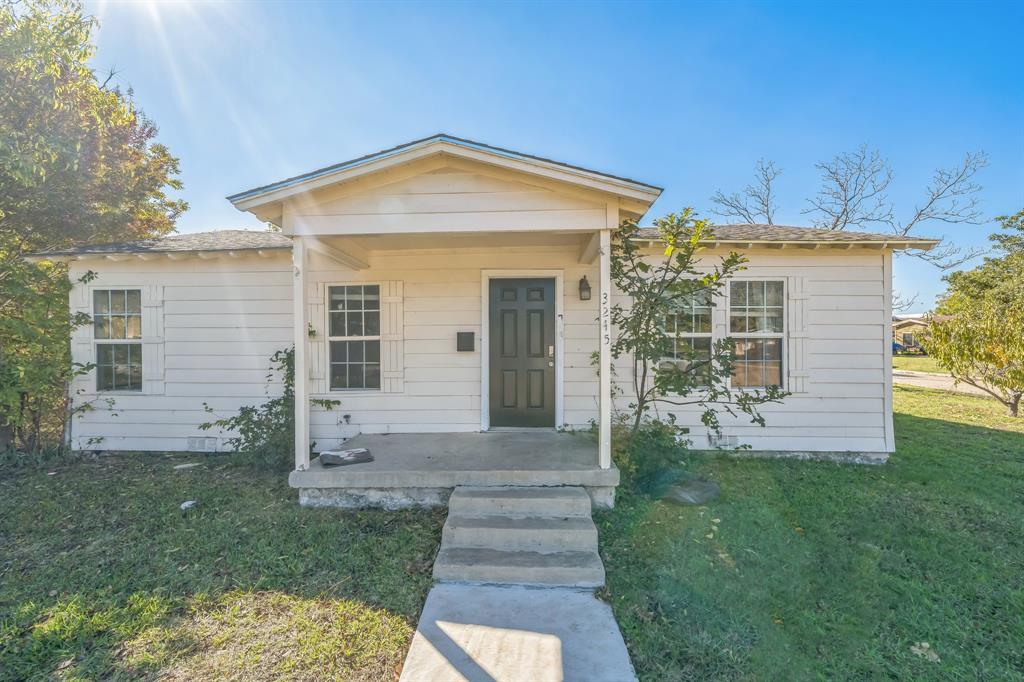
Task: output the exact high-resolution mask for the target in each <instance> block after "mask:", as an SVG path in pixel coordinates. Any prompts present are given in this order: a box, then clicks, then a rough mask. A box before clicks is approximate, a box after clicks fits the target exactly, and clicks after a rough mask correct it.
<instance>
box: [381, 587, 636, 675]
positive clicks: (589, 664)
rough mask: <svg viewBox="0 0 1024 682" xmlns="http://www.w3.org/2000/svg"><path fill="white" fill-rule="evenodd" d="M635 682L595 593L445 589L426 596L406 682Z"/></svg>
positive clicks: (609, 616) (618, 638)
mask: <svg viewBox="0 0 1024 682" xmlns="http://www.w3.org/2000/svg"><path fill="white" fill-rule="evenodd" d="M635 679H636V674H635V673H634V672H633V666H632V664H631V663H630V660H629V654H628V653H627V651H626V645H625V643H624V642H623V640H622V634H621V633H620V632H619V626H618V624H617V623H616V622H615V617H614V616H613V615H612V611H611V609H610V608H609V607H608V605H607V604H605V603H604V602H602V601H600V600H598V599H596V598H595V597H594V596H593V594H592V593H590V592H586V591H579V590H572V589H566V588H556V589H552V588H547V589H532V588H527V587H494V586H479V585H458V584H442V585H437V586H435V587H434V588H433V589H432V590H431V591H430V594H429V595H428V596H427V603H426V604H425V605H424V607H423V615H421V616H420V622H419V625H418V626H417V627H416V634H415V636H414V637H413V641H412V646H411V647H410V648H409V654H408V656H407V657H406V659H405V666H404V668H403V669H402V677H401V682H421V681H423V682H426V681H427V680H430V681H433V680H471V681H477V680H481V681H483V680H486V681H488V682H493V681H495V680H531V681H532V682H549V681H550V682H555V681H556V680H567V681H571V680H581V681H582V680H585V681H587V682H602V681H608V682H628V681H629V680H635Z"/></svg>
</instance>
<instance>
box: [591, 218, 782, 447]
mask: <svg viewBox="0 0 1024 682" xmlns="http://www.w3.org/2000/svg"><path fill="white" fill-rule="evenodd" d="M654 228H655V229H656V230H657V237H655V238H654V241H655V242H657V243H658V248H659V252H660V255H659V256H655V257H651V255H650V251H649V250H647V249H646V248H645V247H646V243H647V242H649V241H651V239H650V238H649V237H647V236H646V235H641V234H640V228H639V227H638V226H637V224H636V223H634V222H626V223H624V224H623V225H622V226H621V227H620V228H619V229H618V230H617V231H616V234H615V238H614V240H613V245H612V253H611V271H612V273H611V274H612V280H613V281H614V283H615V286H616V287H618V289H619V291H621V292H622V293H623V294H625V295H626V296H628V297H629V300H630V303H629V305H628V306H623V305H622V304H616V305H614V306H613V307H612V310H611V317H612V324H613V325H614V326H615V327H616V329H617V332H616V337H615V339H614V341H613V343H612V356H613V357H615V358H619V357H621V356H622V355H629V356H631V357H632V362H633V365H632V389H633V390H632V395H631V398H632V403H631V404H630V409H631V411H632V429H631V434H632V437H634V438H635V437H636V434H637V433H638V431H639V429H640V427H641V426H642V424H643V423H644V421H645V420H646V419H648V413H649V412H650V410H651V409H652V408H653V407H654V406H655V405H657V404H665V405H669V406H684V405H697V406H699V407H700V408H702V409H703V412H702V415H701V421H702V423H703V424H704V425H705V426H707V427H708V428H710V429H712V430H713V431H714V432H716V433H719V432H720V430H721V424H720V420H719V412H722V411H724V412H726V413H728V414H730V415H735V414H736V413H737V412H742V413H744V414H746V415H747V416H749V417H750V419H751V422H752V423H756V424H760V425H762V426H764V423H765V420H764V417H762V416H761V414H760V413H759V412H758V410H757V407H758V405H761V404H763V403H767V402H779V401H781V400H782V398H784V397H785V396H786V395H787V394H786V393H785V392H783V391H782V390H781V389H780V388H779V387H778V386H770V387H768V388H766V389H764V390H733V389H731V388H730V387H729V377H731V376H732V366H733V358H734V350H733V345H732V342H731V341H730V340H729V339H719V340H718V341H716V342H715V343H713V344H712V346H711V348H710V350H709V351H703V350H700V349H697V350H694V349H692V348H690V347H689V346H687V345H685V344H684V343H679V344H676V343H675V340H676V336H677V335H678V334H680V333H681V332H680V331H679V330H678V328H676V331H675V333H671V332H669V331H668V327H667V322H668V321H669V320H671V319H674V317H675V316H676V315H677V314H680V313H684V312H688V311H689V307H690V305H691V302H692V301H695V300H705V301H709V302H710V303H711V304H712V305H714V302H715V299H716V297H718V296H720V295H721V294H722V291H723V288H724V287H725V284H726V281H727V280H728V279H729V278H730V277H732V276H733V275H735V274H736V273H737V272H739V271H740V270H741V269H742V268H743V263H744V262H746V261H745V259H744V258H743V257H742V256H740V255H739V254H737V253H735V252H733V253H729V254H728V255H727V256H724V257H722V258H721V259H720V260H719V262H718V263H715V264H705V263H698V254H699V253H700V251H702V250H703V246H702V244H703V242H704V241H706V240H707V239H710V238H711V236H712V235H711V231H712V228H711V226H710V225H709V223H708V222H707V221H706V220H702V219H699V218H697V217H696V216H695V215H694V212H693V209H690V208H687V209H685V210H684V211H683V212H682V213H678V214H670V215H667V216H665V217H664V218H661V219H659V220H657V221H655V223H654ZM680 338H681V337H680ZM668 358H672V359H671V360H669V359H668Z"/></svg>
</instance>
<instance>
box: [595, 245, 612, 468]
mask: <svg viewBox="0 0 1024 682" xmlns="http://www.w3.org/2000/svg"><path fill="white" fill-rule="evenodd" d="M599 254H600V256H599V257H600V260H601V299H600V307H601V310H600V320H601V322H600V324H601V334H600V337H601V338H600V345H601V364H600V391H601V399H600V402H601V407H600V419H599V423H598V437H599V439H600V446H599V447H598V463H599V464H600V466H601V468H602V469H608V468H610V467H611V465H612V231H611V230H601V239H600V249H599Z"/></svg>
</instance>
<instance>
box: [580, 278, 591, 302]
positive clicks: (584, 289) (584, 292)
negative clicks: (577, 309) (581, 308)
mask: <svg viewBox="0 0 1024 682" xmlns="http://www.w3.org/2000/svg"><path fill="white" fill-rule="evenodd" d="M580 300H581V301H589V300H590V282H588V281H587V276H586V275H583V279H581V280H580Z"/></svg>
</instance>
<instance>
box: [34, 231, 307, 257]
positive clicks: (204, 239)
mask: <svg viewBox="0 0 1024 682" xmlns="http://www.w3.org/2000/svg"><path fill="white" fill-rule="evenodd" d="M291 248H292V240H291V239H290V238H289V237H286V236H285V235H283V234H281V233H280V232H256V231H249V230H216V231H214V232H189V233H185V234H172V235H169V236H167V237H156V238H153V239H138V240H135V241H129V242H112V243H109V244H89V245H87V246H79V247H76V248H73V249H65V250H60V251H44V252H41V253H37V254H34V255H36V256H80V255H86V254H105V253H169V252H176V251H185V252H189V251H246V250H254V249H259V250H271V249H291Z"/></svg>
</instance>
